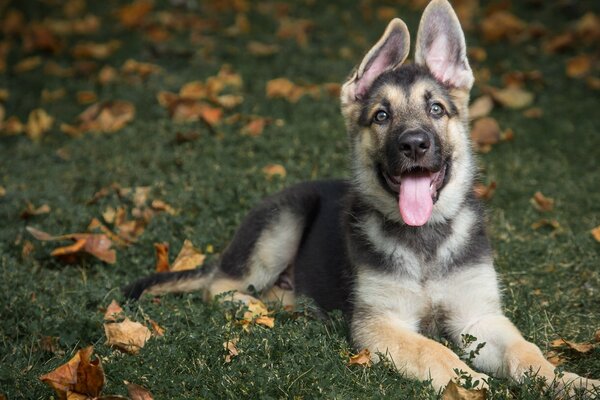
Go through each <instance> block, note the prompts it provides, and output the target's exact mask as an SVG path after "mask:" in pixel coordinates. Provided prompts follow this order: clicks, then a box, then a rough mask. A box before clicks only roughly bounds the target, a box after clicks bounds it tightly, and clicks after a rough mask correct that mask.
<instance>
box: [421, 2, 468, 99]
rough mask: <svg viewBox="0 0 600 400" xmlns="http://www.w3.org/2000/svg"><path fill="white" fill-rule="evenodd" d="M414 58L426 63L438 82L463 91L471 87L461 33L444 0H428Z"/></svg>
mask: <svg viewBox="0 0 600 400" xmlns="http://www.w3.org/2000/svg"><path fill="white" fill-rule="evenodd" d="M415 61H416V63H417V64H424V65H426V66H427V68H429V70H430V71H431V73H433V75H434V76H435V77H436V78H437V79H438V80H440V81H441V82H444V83H447V84H449V85H451V86H454V87H457V88H459V89H464V90H470V89H471V86H473V81H474V80H475V79H474V77H473V71H472V70H471V67H470V66H469V61H468V60H467V45H466V44H465V35H464V33H463V31H462V28H461V27H460V22H459V21H458V17H457V16H456V13H455V12H454V10H453V9H452V6H451V5H450V3H448V1H447V0H432V1H431V2H430V3H429V5H428V6H427V8H425V11H423V16H422V17H421V22H420V24H419V31H418V33H417V45H416V50H415Z"/></svg>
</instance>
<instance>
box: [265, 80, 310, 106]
mask: <svg viewBox="0 0 600 400" xmlns="http://www.w3.org/2000/svg"><path fill="white" fill-rule="evenodd" d="M266 93H267V97H268V98H283V99H286V100H287V101H289V102H291V103H296V102H297V101H298V100H300V98H301V97H302V96H304V95H306V94H308V95H311V96H312V97H314V98H318V97H319V94H320V89H319V87H318V86H316V85H313V86H300V85H296V84H295V83H293V82H292V81H290V80H289V79H287V78H277V79H272V80H270V81H268V82H267V86H266Z"/></svg>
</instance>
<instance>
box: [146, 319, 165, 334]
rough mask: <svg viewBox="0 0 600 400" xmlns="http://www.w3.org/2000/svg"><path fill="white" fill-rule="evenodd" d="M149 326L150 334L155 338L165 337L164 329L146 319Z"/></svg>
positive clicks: (151, 320)
mask: <svg viewBox="0 0 600 400" xmlns="http://www.w3.org/2000/svg"><path fill="white" fill-rule="evenodd" d="M148 322H149V323H150V326H151V327H152V332H153V333H154V335H155V336H165V328H163V327H162V326H160V325H159V324H158V323H157V322H156V321H155V320H153V319H148Z"/></svg>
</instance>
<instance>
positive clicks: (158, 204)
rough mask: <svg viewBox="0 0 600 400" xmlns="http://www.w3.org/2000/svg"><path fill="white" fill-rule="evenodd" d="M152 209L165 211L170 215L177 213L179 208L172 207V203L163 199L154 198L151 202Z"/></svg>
mask: <svg viewBox="0 0 600 400" xmlns="http://www.w3.org/2000/svg"><path fill="white" fill-rule="evenodd" d="M151 206H152V209H153V210H156V211H164V212H166V213H167V214H169V215H176V214H177V210H176V209H174V208H173V207H171V205H169V204H167V203H166V202H164V201H162V200H152V203H151Z"/></svg>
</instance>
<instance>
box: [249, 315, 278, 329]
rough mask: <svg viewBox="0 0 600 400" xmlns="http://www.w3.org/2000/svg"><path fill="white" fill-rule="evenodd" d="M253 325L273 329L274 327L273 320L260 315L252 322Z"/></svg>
mask: <svg viewBox="0 0 600 400" xmlns="http://www.w3.org/2000/svg"><path fill="white" fill-rule="evenodd" d="M254 323H255V324H257V325H263V326H266V327H267V328H273V327H274V326H275V318H273V317H268V316H265V315H262V316H260V317H257V318H256V319H255V320H254Z"/></svg>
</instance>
